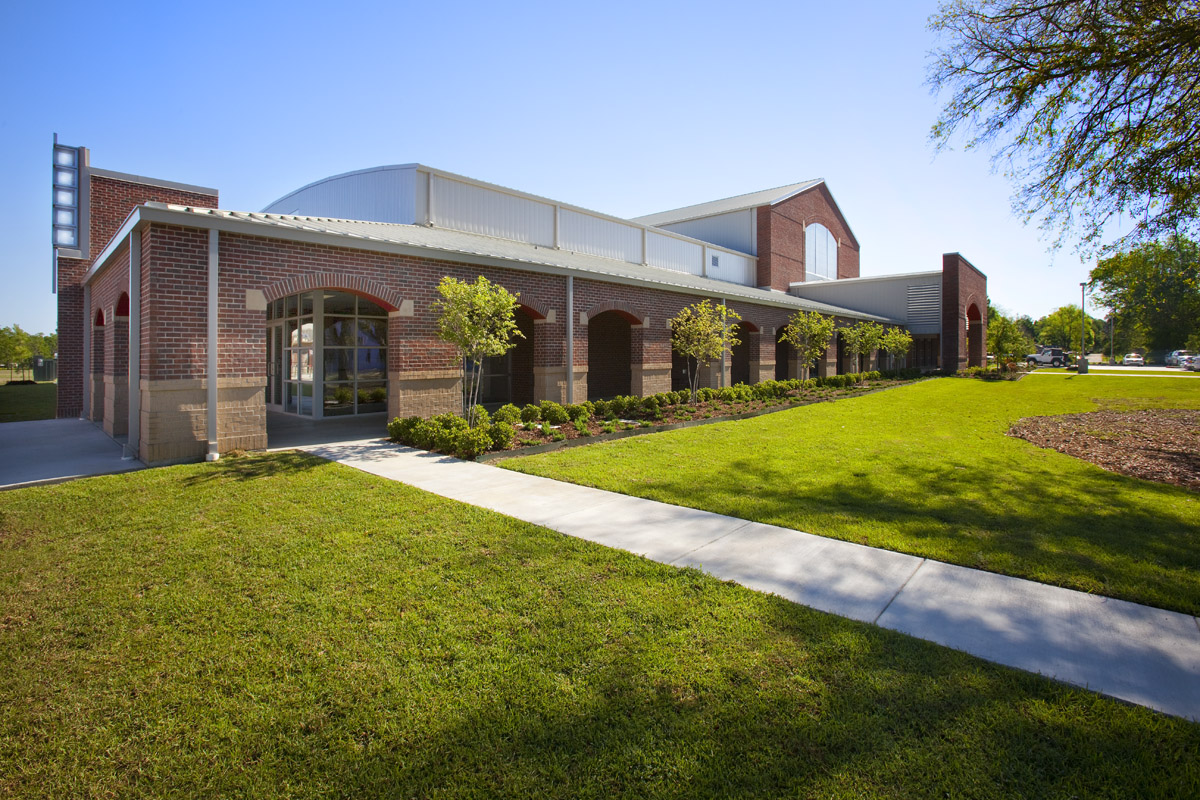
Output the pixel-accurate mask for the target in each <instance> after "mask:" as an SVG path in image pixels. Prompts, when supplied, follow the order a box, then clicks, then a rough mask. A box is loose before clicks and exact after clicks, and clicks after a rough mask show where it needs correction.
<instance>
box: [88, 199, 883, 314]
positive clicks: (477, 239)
mask: <svg viewBox="0 0 1200 800" xmlns="http://www.w3.org/2000/svg"><path fill="white" fill-rule="evenodd" d="M150 223H161V224H166V225H180V226H186V227H192V228H203V229H209V230H213V229H215V230H219V231H225V232H228V233H237V234H243V235H247V236H257V237H262V238H271V239H284V240H288V241H302V242H310V243H314V244H324V245H330V246H334V247H346V248H352V249H356V250H371V251H374V252H383V253H394V254H398V255H408V256H417V257H423V258H435V259H439V260H444V261H457V262H459V263H468V264H479V265H484V266H495V267H501V268H508V269H522V270H526V271H530V272H540V273H545V274H554V275H564V276H565V275H574V276H576V277H581V278H588V279H592V280H597V281H602V282H606V283H616V284H622V285H631V286H644V287H648V288H657V289H662V290H665V291H675V292H680V293H683V294H690V295H695V296H701V297H714V298H725V299H727V300H741V301H745V302H749V303H758V304H760V305H767V306H774V307H777V308H794V309H805V310H814V311H821V312H822V313H826V314H831V315H835V314H836V315H838V316H843V317H851V318H854V319H867V320H875V321H878V322H893V323H898V322H899V321H898V320H891V319H888V318H886V317H880V316H876V315H873V314H866V313H863V312H861V311H854V310H852V309H848V308H842V307H840V306H834V305H830V304H827V303H821V302H819V301H815V300H808V299H805V298H800V297H797V296H796V295H791V294H784V293H780V292H772V291H764V290H762V289H758V288H754V287H749V286H742V285H740V284H736V283H726V282H724V281H718V280H715V279H711V278H703V277H700V276H696V275H691V274H689V273H685V272H676V271H674V270H668V269H663V268H661V267H650V266H645V265H637V264H629V263H627V262H624V261H617V260H614V259H607V258H602V257H599V256H592V255H587V254H583V253H575V252H571V251H563V250H555V249H554V248H547V247H539V246H537V245H530V244H524V243H521V242H513V241H509V240H507V239H496V238H493V237H489V236H480V235H478V234H473V233H463V232H460V231H452V230H448V229H445V228H430V227H427V226H423V225H399V224H395V223H385V222H363V221H361V220H336V219H330V218H323V217H296V216H290V215H283V214H264V213H260V212H240V211H226V210H220V209H213V208H191V207H188V206H175V205H167V204H164V203H147V204H145V205H141V206H138V207H137V208H135V209H134V210H133V211H132V212H131V213H130V215H129V217H127V218H126V220H125V223H124V224H123V225H122V226H121V229H120V231H119V232H118V233H117V235H116V236H114V237H113V238H112V239H111V240H110V241H109V243H108V245H107V246H106V247H105V248H104V251H103V252H102V253H101V254H100V255H99V256H98V257H97V259H96V261H95V262H93V265H92V267H91V269H89V270H88V273H87V275H85V276H84V283H85V284H86V283H90V282H91V281H92V280H94V279H95V277H96V276H97V275H98V274H99V273H100V272H102V271H103V270H104V269H105V268H106V267H107V265H108V262H109V261H111V260H112V258H113V257H114V256H115V255H116V253H117V251H118V250H120V249H121V247H122V246H123V244H124V241H125V239H126V238H127V237H128V236H129V235H131V234H132V233H134V232H135V231H137V230H140V229H141V228H142V227H144V226H145V225H147V224H150Z"/></svg>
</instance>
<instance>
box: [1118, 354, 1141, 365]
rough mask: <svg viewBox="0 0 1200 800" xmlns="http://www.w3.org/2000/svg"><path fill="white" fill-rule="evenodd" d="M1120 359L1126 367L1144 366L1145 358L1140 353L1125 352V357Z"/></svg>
mask: <svg viewBox="0 0 1200 800" xmlns="http://www.w3.org/2000/svg"><path fill="white" fill-rule="evenodd" d="M1121 361H1122V363H1123V364H1125V366H1127V367H1144V366H1146V359H1144V358H1142V354H1141V353H1126V354H1125V358H1123V359H1121Z"/></svg>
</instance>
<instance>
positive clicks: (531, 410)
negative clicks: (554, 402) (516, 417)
mask: <svg viewBox="0 0 1200 800" xmlns="http://www.w3.org/2000/svg"><path fill="white" fill-rule="evenodd" d="M541 418H542V410H541V409H540V408H538V407H537V406H535V405H534V404H533V403H530V404H529V405H527V406H525V407H524V408H522V409H521V422H537V421H539V420H540V419H541Z"/></svg>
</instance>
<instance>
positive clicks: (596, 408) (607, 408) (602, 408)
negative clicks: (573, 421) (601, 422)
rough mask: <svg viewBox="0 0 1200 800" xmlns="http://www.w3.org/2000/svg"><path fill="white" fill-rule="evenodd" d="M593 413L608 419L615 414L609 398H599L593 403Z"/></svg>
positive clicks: (597, 416) (599, 417) (595, 415)
mask: <svg viewBox="0 0 1200 800" xmlns="http://www.w3.org/2000/svg"><path fill="white" fill-rule="evenodd" d="M592 415H593V416H594V417H595V418H596V419H608V418H609V417H611V416H613V412H612V403H610V402H608V401H607V400H597V401H595V402H594V403H592Z"/></svg>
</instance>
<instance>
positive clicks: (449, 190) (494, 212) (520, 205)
mask: <svg viewBox="0 0 1200 800" xmlns="http://www.w3.org/2000/svg"><path fill="white" fill-rule="evenodd" d="M431 188H432V192H433V198H432V205H433V213H432V217H433V224H434V225H437V226H438V227H441V228H451V229H452V230H456V231H466V232H468V233H478V234H482V235H484V236H494V237H496V238H498V239H511V240H513V241H515V242H527V243H529V244H538V245H545V246H547V247H551V246H553V245H554V206H552V205H550V204H547V203H539V202H537V201H536V200H529V199H527V198H524V197H517V196H515V195H511V194H505V193H504V192H497V191H494V190H492V189H486V188H484V187H481V186H472V185H470V184H467V183H462V182H460V181H455V180H451V179H449V178H443V177H442V176H440V175H434V176H433V185H432V187H431Z"/></svg>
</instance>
